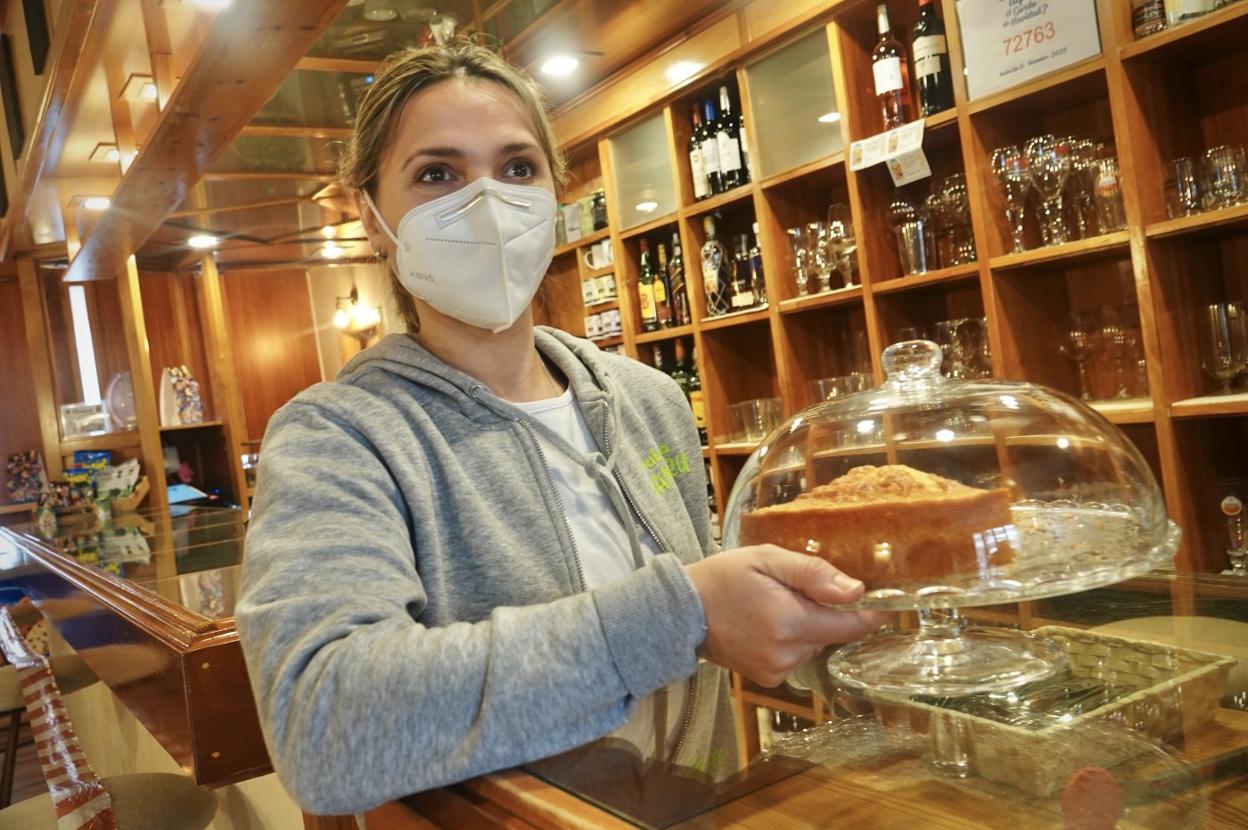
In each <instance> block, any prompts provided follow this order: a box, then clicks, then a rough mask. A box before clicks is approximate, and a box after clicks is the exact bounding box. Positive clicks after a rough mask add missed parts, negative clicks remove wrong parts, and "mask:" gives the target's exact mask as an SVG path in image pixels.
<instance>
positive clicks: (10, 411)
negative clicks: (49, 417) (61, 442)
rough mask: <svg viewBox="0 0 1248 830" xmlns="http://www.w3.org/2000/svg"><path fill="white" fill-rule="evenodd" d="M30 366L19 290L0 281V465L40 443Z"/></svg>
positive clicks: (3, 494) (1, 493) (4, 495)
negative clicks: (11, 456) (12, 454)
mask: <svg viewBox="0 0 1248 830" xmlns="http://www.w3.org/2000/svg"><path fill="white" fill-rule="evenodd" d="M30 365H31V363H30V351H29V349H28V348H27V346H26V326H25V323H24V322H23V320H22V297H21V289H20V287H19V286H18V284H17V281H16V280H14V281H5V282H0V400H3V401H4V403H3V405H0V464H3V463H4V461H5V460H7V459H8V457H9V453H13V452H18V451H19V450H36V449H41V447H42V445H43V437H42V435H41V434H40V432H39V413H38V411H37V410H36V408H35V380H34V375H33V374H32V372H31V369H30ZM0 469H3V468H0ZM5 478H7V476H5ZM7 503H8V491H7V490H6V489H4V488H0V504H7Z"/></svg>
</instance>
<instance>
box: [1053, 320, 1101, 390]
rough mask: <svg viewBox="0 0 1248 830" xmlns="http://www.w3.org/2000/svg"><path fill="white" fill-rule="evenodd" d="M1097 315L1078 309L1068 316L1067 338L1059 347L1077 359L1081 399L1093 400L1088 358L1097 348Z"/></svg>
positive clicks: (1074, 359)
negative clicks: (1089, 382)
mask: <svg viewBox="0 0 1248 830" xmlns="http://www.w3.org/2000/svg"><path fill="white" fill-rule="evenodd" d="M1096 332H1097V327H1096V315H1094V314H1093V313H1092V312H1090V311H1077V312H1075V313H1074V314H1071V315H1070V317H1068V318H1067V325H1066V334H1065V339H1064V340H1063V341H1062V344H1061V346H1060V347H1059V348H1060V349H1061V351H1062V354H1064V355H1066V356H1067V357H1069V358H1070V359H1071V360H1073V361H1075V366H1077V367H1078V368H1079V400H1081V401H1090V400H1092V392H1091V387H1090V386H1089V384H1088V366H1087V363H1088V359H1089V358H1091V357H1092V354H1093V352H1094V351H1095V350H1096Z"/></svg>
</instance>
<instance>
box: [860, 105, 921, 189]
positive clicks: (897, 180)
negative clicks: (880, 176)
mask: <svg viewBox="0 0 1248 830" xmlns="http://www.w3.org/2000/svg"><path fill="white" fill-rule="evenodd" d="M877 164H887V165H888V173H889V175H890V176H892V177H893V184H894V185H896V186H897V187H901V186H902V185H903V184H910V182H916V181H918V180H919V179H925V178H927V177H928V176H930V175H932V168H931V167H930V166H929V165H928V163H927V155H926V154H925V153H924V152H923V119H922V118H920V119H919V120H918V121H911V122H910V123H909V124H903V125H901V126H900V127H897V128H896V129H893V130H887V131H885V132H882V133H880V134H878V135H873V136H871V137H870V138H864V139H862V140H861V141H855V142H854V143H853V144H851V145H850V147H849V167H850V169H851V170H855V171H857V170H865V169H866V168H868V167H874V166H875V165H877Z"/></svg>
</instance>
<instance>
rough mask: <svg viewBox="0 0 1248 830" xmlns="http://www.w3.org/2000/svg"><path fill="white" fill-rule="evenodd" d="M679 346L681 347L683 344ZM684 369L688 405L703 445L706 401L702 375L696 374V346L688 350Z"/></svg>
mask: <svg viewBox="0 0 1248 830" xmlns="http://www.w3.org/2000/svg"><path fill="white" fill-rule="evenodd" d="M678 343H679V341H678ZM681 348H683V345H682V346H681ZM685 371H686V372H688V373H689V406H690V408H691V409H693V423H694V424H695V425H696V426H697V428H698V438H700V439H701V440H702V444H703V446H705V445H706V401H705V399H704V398H703V396H702V376H701V375H699V374H698V351H697V347H696V346H695V347H693V348H692V349H691V350H690V352H689V359H688V360H687V361H686V362H685Z"/></svg>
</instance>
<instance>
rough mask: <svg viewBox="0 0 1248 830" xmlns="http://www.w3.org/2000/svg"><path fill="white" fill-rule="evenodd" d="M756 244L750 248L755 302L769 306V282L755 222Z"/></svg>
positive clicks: (751, 277)
mask: <svg viewBox="0 0 1248 830" xmlns="http://www.w3.org/2000/svg"><path fill="white" fill-rule="evenodd" d="M753 230H754V244H753V245H752V246H750V284H751V285H752V286H753V288H754V301H755V302H756V303H758V305H767V282H766V280H764V279H763V249H762V248H760V247H759V244H758V223H757V222H755V223H754V226H753Z"/></svg>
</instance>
